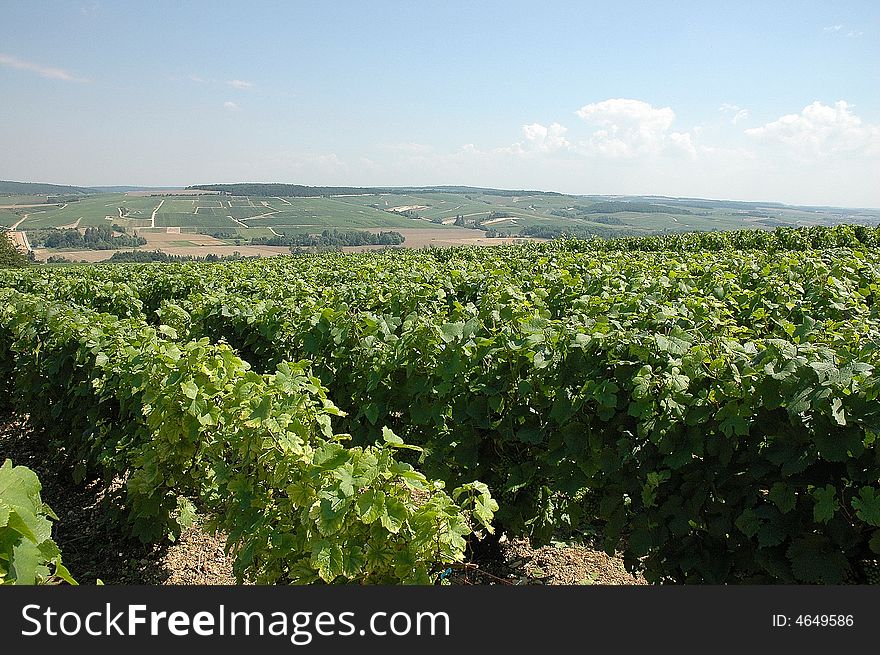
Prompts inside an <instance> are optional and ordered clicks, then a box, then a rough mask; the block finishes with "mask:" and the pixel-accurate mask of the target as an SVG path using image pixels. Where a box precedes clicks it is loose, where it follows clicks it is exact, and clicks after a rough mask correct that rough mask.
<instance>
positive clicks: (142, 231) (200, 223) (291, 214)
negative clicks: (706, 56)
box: [0, 189, 880, 261]
mask: <svg viewBox="0 0 880 655" xmlns="http://www.w3.org/2000/svg"><path fill="white" fill-rule="evenodd" d="M46 199H47V196H36V195H35V196H25V195H15V196H12V195H9V196H6V197H5V200H4V199H3V198H0V226H4V227H7V228H11V229H13V230H15V231H16V232H23V233H27V232H29V231H34V230H40V229H47V228H68V229H70V228H76V229H79V230H81V231H84V230H85V229H86V228H88V227H94V226H108V227H109V226H117V227H118V228H124V229H125V230H126V231H127V232H128V233H129V234H136V235H139V236H142V237H144V238H146V239H147V241H148V243H147V245H146V246H142V247H141V249H157V248H158V249H161V250H162V251H163V252H167V253H169V254H180V255H183V254H185V255H200V256H203V255H206V254H209V253H213V254H216V255H228V254H232V253H233V252H239V253H241V254H243V255H261V256H272V255H275V254H279V253H281V252H287V249H286V248H282V247H269V246H262V245H257V244H251V243H250V241H251V240H252V239H254V238H272V237H280V236H292V235H305V234H312V235H314V234H320V233H321V232H323V231H324V230H328V229H329V230H332V229H337V230H340V231H346V230H359V231H369V232H373V233H378V232H380V231H390V230H393V231H397V232H400V233H401V234H403V235H404V236H405V237H406V241H405V243H404V246H406V247H415V248H419V247H425V246H448V245H500V244H503V243H508V242H509V240H510V239H511V238H513V237H519V238H538V239H541V238H553V237H556V236H560V235H562V234H570V235H573V236H579V237H589V236H601V237H614V236H639V235H646V234H657V233H669V232H687V231H711V230H738V229H765V230H767V229H773V228H775V227H780V226H811V225H826V226H830V225H836V224H840V223H857V224H859V223H860V224H865V225H876V224H878V223H880V210H858V209H839V208H815V207H790V206H786V205H780V204H774V203H741V202H725V201H713V200H679V199H670V198H649V197H638V198H636V197H627V198H611V197H598V196H567V195H561V194H547V193H534V194H523V195H511V194H509V193H508V194H502V193H500V192H492V191H491V190H473V191H468V192H464V191H456V192H452V191H442V190H437V189H429V190H421V191H401V192H398V193H370V194H366V193H365V194H342V195H334V196H326V197H283V196H247V195H229V194H220V193H218V192H210V191H180V190H177V191H173V192H172V191H169V192H156V191H149V192H147V191H141V192H130V193H125V194H123V193H108V194H97V195H92V196H76V197H72V198H68V200H69V202H59V203H56V204H47V203H46ZM167 230H170V231H171V232H179V233H180V234H182V235H187V236H186V238H182V237H180V236H179V235H178V237H176V238H168V237H166V236H164V235H165V233H166V231H167ZM211 237H215V238H211ZM18 240H19V241H20V242H22V243H24V242H25V239H24V237H18ZM355 248H361V247H360V246H357V247H355ZM52 254H59V253H58V252H56V251H50V250H45V249H41V250H39V251H38V252H36V256H37V257H38V258H40V259H45V258H47V257H49V256H51V255H52ZM62 254H64V256H66V257H68V258H74V259H81V260H85V261H101V260H103V259H106V258H108V257H109V256H110V254H111V253H109V252H106V251H88V252H85V251H79V250H76V251H73V250H68V251H64V252H63V253H62Z"/></svg>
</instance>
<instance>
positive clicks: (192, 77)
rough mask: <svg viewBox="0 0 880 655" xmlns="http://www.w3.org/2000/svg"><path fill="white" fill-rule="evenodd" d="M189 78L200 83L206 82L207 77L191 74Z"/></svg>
mask: <svg viewBox="0 0 880 655" xmlns="http://www.w3.org/2000/svg"><path fill="white" fill-rule="evenodd" d="M189 79H190V80H192V81H193V82H198V83H199V84H204V82H205V79H204V78H203V77H200V76H198V75H190V76H189Z"/></svg>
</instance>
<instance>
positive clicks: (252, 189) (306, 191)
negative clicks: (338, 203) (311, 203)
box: [186, 183, 391, 198]
mask: <svg viewBox="0 0 880 655" xmlns="http://www.w3.org/2000/svg"><path fill="white" fill-rule="evenodd" d="M186 189H187V191H194V190H197V191H219V192H220V193H228V194H231V195H233V196H262V197H269V198H271V197H273V196H286V197H291V198H315V197H317V196H341V195H357V194H368V193H391V190H390V189H379V188H369V187H346V186H304V185H302V184H262V183H242V184H196V185H193V186H188V187H186Z"/></svg>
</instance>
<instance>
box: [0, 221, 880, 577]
mask: <svg viewBox="0 0 880 655" xmlns="http://www.w3.org/2000/svg"><path fill="white" fill-rule="evenodd" d="M878 241H880V239H878V230H877V229H873V228H863V227H853V226H840V227H836V228H809V229H800V230H789V229H785V230H777V231H776V232H772V233H769V232H734V233H704V234H691V235H670V236H662V237H647V238H640V239H621V240H616V241H607V242H606V241H598V240H597V241H587V242H583V241H562V242H554V243H548V244H537V245H536V244H532V245H527V246H515V247H496V248H491V249H484V250H479V249H467V248H459V249H455V248H453V249H443V250H429V251H395V252H386V253H370V254H364V255H341V254H323V255H317V256H301V257H294V258H283V259H273V260H270V261H256V260H249V261H242V262H235V263H226V264H212V265H208V264H180V265H163V266H150V265H147V266H126V267H122V266H115V267H114V266H106V267H93V268H78V267H77V268H67V269H54V270H39V271H35V270H28V271H9V272H6V273H4V274H3V276H2V278H0V284H2V285H3V286H5V287H6V290H5V291H2V292H0V294H2V295H0V303H2V304H0V307H2V312H3V313H2V317H0V330H3V331H4V333H3V334H2V338H3V344H4V347H3V352H2V353H0V358H2V359H0V369H2V370H0V376H2V379H4V380H9V381H10V382H8V383H7V388H5V389H3V390H2V393H3V394H4V396H5V397H7V398H9V399H10V400H12V401H13V402H17V403H20V404H21V405H22V406H23V407H30V408H31V409H30V410H29V411H30V413H31V416H32V420H34V421H38V422H41V423H42V424H43V425H45V426H46V429H47V431H48V432H49V433H50V434H53V435H54V438H56V439H58V440H59V442H62V441H63V442H65V446H64V450H65V452H66V453H68V456H69V458H70V460H71V464H72V466H74V467H75V468H83V467H96V468H99V469H101V470H102V471H104V472H105V474H106V473H108V472H111V473H113V474H115V475H124V476H126V478H127V483H126V490H127V491H126V492H127V494H128V498H127V499H126V501H125V504H126V506H127V507H128V508H129V509H130V513H129V520H130V521H132V527H133V529H135V530H136V531H137V532H138V533H139V534H141V535H142V536H143V537H144V538H147V539H155V538H158V537H159V536H160V535H161V534H162V533H164V532H166V531H168V530H172V531H173V530H174V529H175V525H176V524H175V521H176V520H178V519H177V518H176V517H179V516H181V515H186V513H187V512H186V511H183V510H184V509H185V507H182V504H185V503H186V502H190V501H189V500H186V499H192V502H195V503H196V504H197V505H198V506H199V507H200V508H204V509H205V510H206V511H208V512H209V513H210V514H212V515H213V516H216V517H217V518H216V525H218V526H219V527H222V528H223V529H225V530H226V531H227V532H228V534H230V539H231V540H233V541H234V542H235V544H236V546H235V547H236V549H237V550H236V552H237V553H238V559H237V571H239V572H240V574H241V575H244V574H247V575H250V576H254V577H256V578H257V579H260V580H265V581H280V580H290V581H295V582H309V581H312V580H317V579H323V580H324V581H332V580H363V581H368V582H369V581H428V580H430V579H432V575H434V574H435V573H436V572H437V571H438V570H440V569H439V567H442V566H443V564H444V563H446V562H450V561H455V560H456V559H457V558H460V557H461V556H462V553H463V550H464V547H465V539H464V537H465V535H466V534H467V533H468V532H469V531H470V529H472V528H482V529H483V530H484V533H483V534H484V538H487V539H488V538H491V536H490V535H488V534H486V533H488V529H487V527H488V526H490V523H491V525H493V526H494V534H495V535H496V536H497V535H500V534H502V533H504V534H509V535H525V536H528V537H529V538H530V539H531V540H532V541H533V542H535V543H547V542H549V541H550V540H551V539H552V538H553V537H554V535H555V534H557V533H558V532H559V531H566V532H567V533H572V532H574V533H577V532H578V531H580V530H584V529H585V528H586V527H587V526H589V528H590V529H591V530H592V529H597V530H599V531H600V533H601V534H602V536H603V538H604V545H605V548H606V549H607V550H608V551H609V552H614V551H622V552H623V554H624V557H625V560H626V562H627V565H628V566H629V567H630V568H631V569H633V570H640V571H642V572H643V573H644V574H645V576H646V577H647V578H648V579H649V580H651V581H653V582H710V583H738V582H785V583H791V582H818V583H837V582H841V581H842V580H844V579H856V580H864V579H865V578H866V576H867V575H868V574H869V572H870V570H871V568H870V566H871V565H870V562H872V561H873V560H875V559H876V558H877V556H878V553H880V454H878V453H880V450H878V447H877V434H878V432H880V400H878V395H880V377H878V374H877V371H878V369H877V365H878V358H880V317H878V311H880V310H878V304H877V300H878V293H880V255H878V254H877V252H876V246H877V244H878ZM41 399H42V400H41ZM35 407H40V408H41V409H40V410H39V411H35V410H34V408H35ZM41 414H45V416H42V415H41ZM71 435H73V436H71ZM292 435H295V436H292ZM340 435H344V436H340ZM398 435H399V436H398ZM377 444H378V445H377ZM331 451H332V452H331ZM267 452H268V453H272V456H271V457H270V456H267V454H266V453H267ZM333 453H339V454H337V455H334V454H333ZM366 457H369V458H371V459H370V462H372V461H373V460H374V459H375V460H376V461H381V460H382V457H387V464H377V465H375V466H374V465H373V464H370V470H371V471H373V473H370V475H369V476H367V477H357V475H356V474H355V473H352V472H351V471H355V472H356V471H358V470H360V469H358V466H359V465H358V464H357V462H359V461H360V460H361V459H362V458H366ZM293 462H295V463H293ZM326 462H330V464H327V463H326ZM346 466H351V467H352V468H351V469H350V470H349V469H345V467H346ZM322 467H323V468H322ZM383 467H385V468H383ZM343 469H345V472H344V473H343V472H341V471H342V470H343ZM376 471H379V473H377V472H376ZM416 471H420V472H421V473H416ZM423 474H424V475H423ZM352 476H353V477H354V478H355V480H354V481H352V480H351V479H350V478H351V477H352ZM477 479H478V480H481V481H482V482H481V483H475V482H474V480H477ZM428 480H431V481H433V482H429V481H428ZM379 481H381V482H379ZM414 488H415V489H416V490H417V491H418V493H415V494H414V493H413V489H414ZM425 489H427V490H430V493H429V495H428V498H429V500H428V501H425V500H424V498H423V497H422V494H423V492H424V490H425ZM444 489H451V490H453V491H452V492H451V494H450V495H447V494H446V492H445V491H444ZM490 493H491V496H490ZM377 496H381V498H382V499H383V500H382V501H381V502H379V503H378V505H376V506H374V505H373V504H371V503H372V502H373V501H372V499H373V498H375V497H377ZM365 497H366V500H364V498H365ZM493 498H494V500H493ZM389 499H393V501H394V502H390V501H389ZM496 501H497V504H496ZM389 503H390V505H389ZM395 503H399V504H400V505H401V506H402V507H403V508H405V511H404V510H400V511H399V512H397V513H396V510H395V511H394V512H390V513H388V514H387V516H386V515H385V514H382V510H381V509H377V507H378V506H381V507H384V508H387V507H389V506H394V507H395V508H396V507H397V505H395ZM420 512H421V513H427V514H425V516H428V515H429V516H430V520H429V519H427V518H423V517H422V514H420ZM493 512H494V516H493ZM374 515H375V516H374ZM392 515H394V516H396V517H397V518H399V520H396V519H394V518H391V516H392ZM291 517H297V518H296V520H293V519H292V518H291ZM438 517H439V518H438ZM370 519H373V520H372V521H371V520H370ZM392 528H394V529H392ZM377 531H381V534H380V532H377ZM316 544H317V545H316ZM375 544H386V545H387V548H388V550H389V552H391V553H395V555H394V556H391V555H388V557H387V558H386V559H384V560H381V562H380V561H376V560H375V559H374V558H372V553H371V550H370V549H371V548H373V547H374V545H375ZM384 547H385V546H383V548H384ZM352 557H353V558H354V561H350V560H351V558H352ZM328 562H330V563H333V564H332V567H331V568H328V566H330V564H328Z"/></svg>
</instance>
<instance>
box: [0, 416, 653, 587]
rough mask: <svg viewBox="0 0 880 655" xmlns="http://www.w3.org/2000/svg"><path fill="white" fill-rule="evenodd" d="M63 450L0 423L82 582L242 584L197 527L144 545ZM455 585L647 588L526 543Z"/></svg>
mask: <svg viewBox="0 0 880 655" xmlns="http://www.w3.org/2000/svg"><path fill="white" fill-rule="evenodd" d="M56 457H57V451H56V450H53V449H51V448H50V447H49V445H48V444H47V443H46V440H45V438H44V435H42V434H41V433H40V432H38V431H36V430H34V429H33V428H32V427H31V426H30V425H28V423H27V422H26V421H23V420H22V418H21V417H19V416H9V415H6V416H2V417H0V463H2V462H3V460H5V459H6V458H10V459H11V460H12V463H13V464H14V465H23V466H27V467H29V468H31V469H33V470H34V471H35V472H36V473H37V475H38V476H39V478H40V481H41V483H42V485H43V489H42V491H41V495H42V499H43V502H45V503H47V504H48V505H49V506H50V507H51V508H52V509H53V510H54V511H55V513H56V514H57V515H58V517H59V521H58V522H57V523H55V525H54V526H53V536H54V539H55V541H56V543H57V544H58V546H59V547H60V548H61V552H62V556H63V560H64V563H65V565H66V566H67V568H68V569H70V571H71V573H72V574H73V576H74V578H76V579H77V580H78V581H79V583H80V584H86V585H93V584H95V582H96V580H97V579H98V578H100V579H101V581H102V582H104V584H108V585H109V584H129V585H132V584H133V585H178V584H180V585H194V584H198V585H219V584H222V585H229V584H235V582H236V581H235V576H234V574H233V572H232V557H231V556H229V555H226V554H225V552H224V549H225V538H224V537H223V536H222V535H217V534H211V533H208V532H207V531H205V530H204V529H202V527H201V525H199V524H198V522H197V525H195V526H193V527H192V528H190V529H188V530H186V531H185V532H184V533H183V534H182V535H181V536H180V539H179V540H178V541H177V543H174V544H165V545H160V546H156V545H144V544H142V543H141V542H140V541H138V540H137V539H134V538H131V537H129V536H128V535H127V534H126V532H125V530H124V527H123V525H122V523H121V521H120V519H119V518H118V517H117V518H114V517H113V512H112V511H110V510H109V509H108V507H107V504H108V503H107V499H108V497H109V496H110V495H112V494H113V492H114V491H118V490H119V488H120V486H121V485H120V483H119V482H118V481H117V482H115V483H113V484H111V485H109V486H108V485H106V484H105V483H104V482H103V481H101V480H86V481H84V482H82V483H80V484H76V483H74V482H73V479H72V476H71V475H70V471H69V469H68V468H67V466H66V465H64V464H61V463H60V462H59V463H55V462H54V461H53V459H54V458H56ZM448 578H449V581H450V582H451V583H452V584H462V585H473V584H479V585H487V584H504V585H528V584H565V585H577V584H605V585H620V584H626V585H631V584H645V583H644V580H642V579H640V578H636V577H634V576H632V575H630V574H629V573H628V572H627V571H626V570H625V569H624V567H623V562H622V561H621V560H620V559H618V558H615V557H609V556H608V555H606V554H605V553H603V552H601V551H598V550H595V549H592V548H590V547H587V546H570V545H568V546H561V547H556V546H545V547H543V548H537V549H535V548H532V547H530V546H529V544H528V542H527V541H526V540H523V539H518V540H514V541H509V542H504V543H502V544H501V553H500V556H495V557H489V558H487V557H483V558H481V559H480V560H479V561H476V562H470V563H466V564H461V565H457V566H455V567H451V568H450V571H449V575H448Z"/></svg>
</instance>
